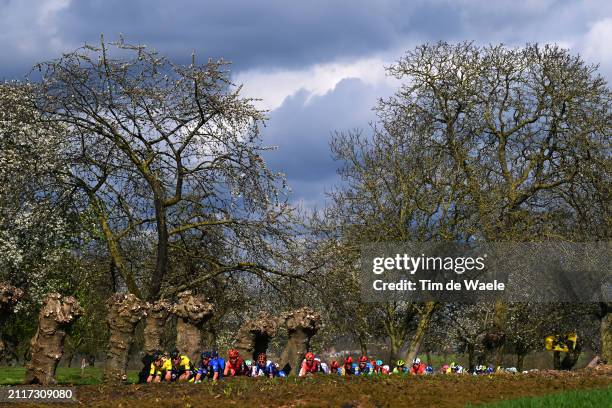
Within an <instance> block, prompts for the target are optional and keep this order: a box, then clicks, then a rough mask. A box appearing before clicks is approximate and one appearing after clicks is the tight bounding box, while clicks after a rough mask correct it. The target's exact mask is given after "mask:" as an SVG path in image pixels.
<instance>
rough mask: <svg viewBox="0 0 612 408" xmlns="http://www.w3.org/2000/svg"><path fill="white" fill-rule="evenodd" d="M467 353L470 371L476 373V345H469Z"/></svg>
mask: <svg viewBox="0 0 612 408" xmlns="http://www.w3.org/2000/svg"><path fill="white" fill-rule="evenodd" d="M467 353H468V369H469V370H470V371H474V367H475V364H474V360H475V352H474V344H472V343H468V345H467Z"/></svg>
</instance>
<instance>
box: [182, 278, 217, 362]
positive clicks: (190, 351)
mask: <svg viewBox="0 0 612 408" xmlns="http://www.w3.org/2000/svg"><path fill="white" fill-rule="evenodd" d="M178 298H179V299H178V302H177V303H176V304H175V305H174V306H173V307H172V313H173V314H175V315H176V316H177V317H178V319H177V322H176V348H177V349H178V350H179V351H180V352H182V353H184V354H186V355H187V356H188V357H189V358H190V359H192V361H197V360H198V358H197V357H198V354H199V352H200V351H201V349H202V326H203V325H204V323H206V321H207V320H208V319H210V318H211V317H212V314H213V310H214V306H213V305H212V303H208V302H206V300H205V299H204V297H203V296H201V295H193V294H192V293H191V291H189V290H188V291H185V292H181V293H179V295H178Z"/></svg>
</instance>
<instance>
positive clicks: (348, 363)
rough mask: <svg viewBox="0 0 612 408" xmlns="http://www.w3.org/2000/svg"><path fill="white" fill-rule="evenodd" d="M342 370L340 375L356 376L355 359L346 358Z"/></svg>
mask: <svg viewBox="0 0 612 408" xmlns="http://www.w3.org/2000/svg"><path fill="white" fill-rule="evenodd" d="M340 370H341V371H340V375H354V374H355V369H354V368H353V357H351V356H348V357H347V358H345V359H344V365H343V366H342V368H341V369H340Z"/></svg>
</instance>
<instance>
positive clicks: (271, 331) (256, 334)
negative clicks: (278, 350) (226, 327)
mask: <svg viewBox="0 0 612 408" xmlns="http://www.w3.org/2000/svg"><path fill="white" fill-rule="evenodd" d="M278 324H279V321H278V319H277V318H275V317H273V316H271V315H270V314H268V313H266V312H259V313H258V314H257V317H256V318H255V319H254V320H250V321H248V322H246V323H245V324H243V325H242V327H241V328H240V330H238V335H237V336H236V343H235V345H234V348H235V349H236V350H238V352H239V353H240V356H241V357H242V358H244V359H253V360H255V359H257V355H258V354H259V353H266V352H267V349H268V344H269V342H270V339H271V338H272V337H274V336H276V332H277V330H278Z"/></svg>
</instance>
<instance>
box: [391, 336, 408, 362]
mask: <svg viewBox="0 0 612 408" xmlns="http://www.w3.org/2000/svg"><path fill="white" fill-rule="evenodd" d="M388 336H389V346H390V347H389V361H390V362H391V363H392V365H395V361H396V360H397V358H398V357H399V353H400V350H401V349H402V346H403V345H404V338H403V337H401V336H395V335H393V334H391V333H389V334H388Z"/></svg>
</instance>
